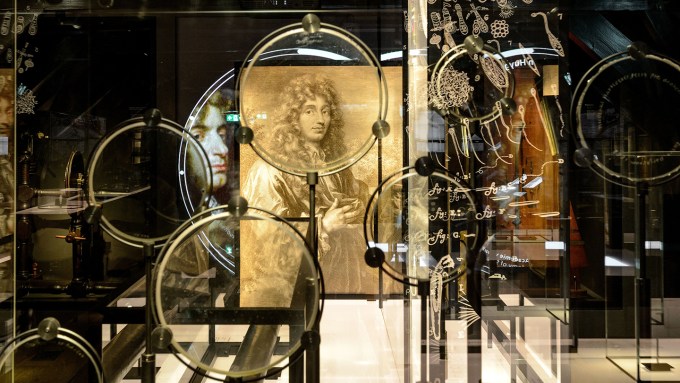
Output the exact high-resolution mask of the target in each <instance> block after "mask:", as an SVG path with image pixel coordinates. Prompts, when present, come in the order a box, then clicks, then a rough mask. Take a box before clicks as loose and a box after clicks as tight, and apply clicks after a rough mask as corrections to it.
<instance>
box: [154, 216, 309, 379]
mask: <svg viewBox="0 0 680 383" xmlns="http://www.w3.org/2000/svg"><path fill="white" fill-rule="evenodd" d="M193 221H194V224H193V225H191V226H189V227H188V228H186V229H184V231H182V232H181V233H179V234H178V235H176V236H175V240H174V241H173V242H172V243H171V244H168V245H167V246H165V247H164V248H163V250H162V251H161V254H160V256H159V257H160V258H159V259H160V261H159V263H158V266H157V267H156V271H155V275H154V290H155V291H154V300H155V302H154V311H155V315H156V317H157V320H158V322H159V323H160V324H161V325H162V326H164V327H167V328H169V329H170V330H171V331H172V334H173V338H172V342H171V346H170V347H171V348H172V349H173V350H174V351H175V352H177V353H178V354H179V356H180V358H184V359H185V360H187V361H188V364H189V365H190V366H192V367H194V368H195V369H196V370H197V371H201V372H202V373H203V374H205V375H207V376H210V377H215V376H222V377H224V375H226V376H231V377H255V376H263V374H265V373H266V372H267V370H269V369H270V368H271V367H273V366H276V365H279V364H281V363H282V362H284V361H285V360H286V359H288V358H290V357H291V356H293V355H294V354H296V351H297V350H298V349H300V348H301V347H303V346H304V345H302V343H301V338H302V336H303V335H304V334H305V333H306V332H307V331H309V330H311V329H312V327H313V324H314V323H315V321H316V320H317V318H318V314H317V313H318V307H319V306H318V305H319V299H320V288H319V286H320V284H319V283H320V282H319V273H318V267H317V264H316V262H315V259H314V257H312V254H311V251H310V250H309V248H308V246H307V245H306V243H305V242H304V240H303V239H302V236H301V235H300V233H299V231H297V230H296V229H294V228H293V226H291V224H289V223H287V222H286V221H283V220H281V219H279V218H277V217H275V216H273V215H271V214H269V213H266V212H264V211H261V210H257V209H254V208H250V209H248V211H247V212H246V213H245V214H242V215H239V216H234V215H232V214H231V213H229V212H221V213H215V214H212V215H210V216H207V217H204V218H202V219H199V220H193ZM211 334H212V335H211ZM207 353H213V354H212V355H214V359H213V360H211V361H209V362H206V359H205V358H206V355H209V354H207ZM234 354H235V357H234ZM230 355H231V356H232V357H230Z"/></svg>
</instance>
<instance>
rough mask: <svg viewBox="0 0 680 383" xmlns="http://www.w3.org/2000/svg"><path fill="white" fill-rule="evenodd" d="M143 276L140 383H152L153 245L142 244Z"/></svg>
mask: <svg viewBox="0 0 680 383" xmlns="http://www.w3.org/2000/svg"><path fill="white" fill-rule="evenodd" d="M143 251H144V275H145V278H146V281H145V282H146V303H145V305H144V308H145V315H144V321H145V324H146V349H145V350H144V353H143V354H142V382H143V383H154V382H155V381H156V354H154V352H153V346H152V339H151V331H152V327H153V321H152V315H153V312H152V311H151V310H152V308H151V301H152V299H153V290H152V286H151V280H152V274H151V273H152V270H153V262H154V255H155V254H154V246H153V243H144V247H143Z"/></svg>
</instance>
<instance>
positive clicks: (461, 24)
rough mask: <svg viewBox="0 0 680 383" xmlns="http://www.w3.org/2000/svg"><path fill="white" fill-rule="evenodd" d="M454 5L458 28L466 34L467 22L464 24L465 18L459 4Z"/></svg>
mask: <svg viewBox="0 0 680 383" xmlns="http://www.w3.org/2000/svg"><path fill="white" fill-rule="evenodd" d="M454 7H455V8H456V16H458V29H459V30H460V33H462V34H463V35H467V34H468V32H469V31H468V26H467V24H465V18H464V17H463V8H462V7H461V6H460V4H456V5H454Z"/></svg>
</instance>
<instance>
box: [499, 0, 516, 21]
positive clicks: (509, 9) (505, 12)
mask: <svg viewBox="0 0 680 383" xmlns="http://www.w3.org/2000/svg"><path fill="white" fill-rule="evenodd" d="M496 4H498V6H499V7H500V8H501V10H500V12H499V13H498V16H500V17H502V18H504V19H508V18H510V17H512V15H514V14H515V6H514V5H513V4H512V2H511V1H509V0H502V1H501V0H499V1H497V2H496Z"/></svg>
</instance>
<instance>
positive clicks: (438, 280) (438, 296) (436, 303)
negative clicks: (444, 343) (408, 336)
mask: <svg viewBox="0 0 680 383" xmlns="http://www.w3.org/2000/svg"><path fill="white" fill-rule="evenodd" d="M455 266H456V265H455V263H454V262H453V259H452V258H451V256H450V255H448V254H447V255H445V256H444V257H443V258H442V259H440V260H439V262H437V266H435V268H434V270H432V276H431V277H430V335H432V337H433V338H434V339H436V340H439V339H441V331H440V330H441V315H440V312H441V309H442V290H443V288H444V274H445V272H444V269H447V268H453V267H455Z"/></svg>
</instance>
